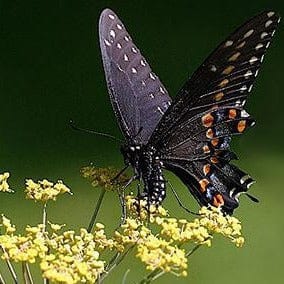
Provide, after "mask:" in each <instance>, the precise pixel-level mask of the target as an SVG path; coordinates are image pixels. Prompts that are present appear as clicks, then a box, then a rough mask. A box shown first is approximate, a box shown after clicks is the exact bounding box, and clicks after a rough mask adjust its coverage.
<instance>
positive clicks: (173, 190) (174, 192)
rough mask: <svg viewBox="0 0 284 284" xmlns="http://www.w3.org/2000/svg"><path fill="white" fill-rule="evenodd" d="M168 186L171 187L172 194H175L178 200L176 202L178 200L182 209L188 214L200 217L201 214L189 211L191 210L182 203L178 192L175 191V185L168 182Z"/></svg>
mask: <svg viewBox="0 0 284 284" xmlns="http://www.w3.org/2000/svg"><path fill="white" fill-rule="evenodd" d="M168 184H169V185H170V188H171V190H172V192H173V194H174V196H175V198H176V200H177V202H178V204H179V206H180V207H181V208H182V209H184V210H185V211H186V212H188V213H190V214H193V215H197V216H199V215H200V214H199V213H196V212H193V211H191V210H189V209H188V208H187V207H186V206H185V205H184V204H183V203H182V202H181V200H180V198H179V196H178V194H177V192H176V191H175V189H174V187H173V185H172V184H171V183H170V181H168Z"/></svg>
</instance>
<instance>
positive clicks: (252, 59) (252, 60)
mask: <svg viewBox="0 0 284 284" xmlns="http://www.w3.org/2000/svg"><path fill="white" fill-rule="evenodd" d="M257 60H258V58H257V57H255V56H253V57H252V58H251V59H250V60H249V63H250V64H253V63H254V62H256V61H257Z"/></svg>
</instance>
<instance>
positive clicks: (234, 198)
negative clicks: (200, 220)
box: [149, 12, 279, 213]
mask: <svg viewBox="0 0 284 284" xmlns="http://www.w3.org/2000/svg"><path fill="white" fill-rule="evenodd" d="M278 23H279V16H278V15H277V14H275V13H274V12H264V13H261V14H259V15H258V16H256V17H254V18H252V19H251V20H249V21H248V22H246V23H245V24H244V25H243V26H241V27H240V28H238V29H237V30H236V31H235V32H233V33H232V34H231V36H229V37H228V38H227V39H226V40H225V41H224V42H222V43H221V44H220V45H219V46H218V47H217V48H216V49H215V50H214V52H213V53H212V54H211V55H210V56H209V57H208V58H207V59H206V60H205V62H204V63H203V64H202V65H201V67H200V68H198V69H197V71H196V72H195V73H194V74H193V76H192V77H191V78H190V79H189V80H188V81H187V82H186V84H185V85H184V86H183V88H182V89H181V90H180V92H179V93H178V96H177V98H176V99H175V101H174V102H173V104H172V105H171V106H170V107H169V109H168V110H167V112H166V114H165V115H164V116H163V118H162V120H161V121H160V123H159V125H158V126H157V128H156V129H155V131H154V133H153V135H152V136H151V138H150V142H149V144H151V145H153V146H154V147H155V148H156V149H159V150H158V151H159V152H160V156H161V158H162V160H163V161H164V164H165V167H166V168H168V169H170V170H171V171H173V172H174V173H176V174H177V175H178V176H179V177H180V178H181V179H182V181H183V182H184V183H185V184H186V185H187V186H188V187H189V189H190V191H191V192H192V194H193V195H194V196H195V198H196V199H197V200H198V201H199V202H200V203H201V204H202V205H207V204H208V203H209V204H212V205H214V206H222V207H223V209H224V211H225V212H227V213H232V212H233V210H234V209H235V208H236V207H237V206H238V196H239V195H240V193H242V192H245V191H247V189H248V188H249V186H250V185H251V184H252V183H253V179H252V178H251V177H250V176H249V175H247V174H246V173H244V172H243V171H241V170H240V169H238V168H237V167H236V166H234V165H231V164H230V160H232V159H233V158H235V155H233V154H232V153H231V152H230V150H229V148H230V141H231V137H232V135H236V134H242V133H243V132H244V131H245V130H246V129H247V128H248V127H250V126H252V125H254V123H255V122H254V120H253V118H252V117H251V116H250V115H249V114H248V113H247V112H246V111H245V110H244V108H243V107H244V105H245V102H246V99H247V96H248V94H249V93H250V91H251V89H252V86H253V83H254V80H255V78H256V76H257V74H258V70H259V68H260V65H261V63H262V61H263V58H264V54H265V52H266V50H267V48H268V47H269V45H270V42H271V39H272V37H273V35H274V32H275V29H276V27H277V25H278Z"/></svg>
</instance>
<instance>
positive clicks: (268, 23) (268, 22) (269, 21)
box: [265, 20, 273, 28]
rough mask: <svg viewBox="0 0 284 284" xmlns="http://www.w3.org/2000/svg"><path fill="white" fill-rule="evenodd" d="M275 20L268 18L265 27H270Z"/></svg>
mask: <svg viewBox="0 0 284 284" xmlns="http://www.w3.org/2000/svg"><path fill="white" fill-rule="evenodd" d="M272 23H273V22H272V21H271V20H268V21H267V22H266V23H265V27H266V28H268V27H269V26H270V25H271V24H272Z"/></svg>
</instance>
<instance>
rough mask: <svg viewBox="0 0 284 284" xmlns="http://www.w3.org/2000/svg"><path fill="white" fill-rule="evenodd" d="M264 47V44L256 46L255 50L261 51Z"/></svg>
mask: <svg viewBox="0 0 284 284" xmlns="http://www.w3.org/2000/svg"><path fill="white" fill-rule="evenodd" d="M262 47H263V44H262V43H259V44H257V45H256V47H255V50H259V49H260V48H262Z"/></svg>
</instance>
